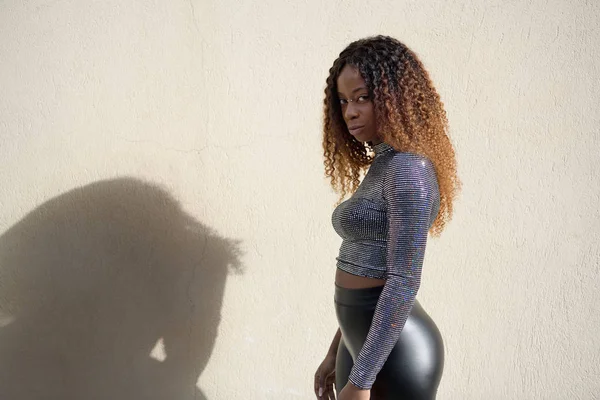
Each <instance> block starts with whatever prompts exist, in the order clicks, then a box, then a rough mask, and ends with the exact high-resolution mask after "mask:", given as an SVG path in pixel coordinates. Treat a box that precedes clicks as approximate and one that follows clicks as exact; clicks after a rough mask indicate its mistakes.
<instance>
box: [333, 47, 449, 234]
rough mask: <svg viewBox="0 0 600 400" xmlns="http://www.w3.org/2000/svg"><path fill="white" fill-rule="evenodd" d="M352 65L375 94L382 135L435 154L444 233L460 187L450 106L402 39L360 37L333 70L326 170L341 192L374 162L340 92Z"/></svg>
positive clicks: (435, 228) (404, 148)
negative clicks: (348, 120)
mask: <svg viewBox="0 0 600 400" xmlns="http://www.w3.org/2000/svg"><path fill="white" fill-rule="evenodd" d="M346 65H351V66H353V67H355V68H357V70H358V71H359V72H360V74H361V76H362V78H363V79H364V80H365V82H366V84H367V87H368V89H369V92H370V96H371V98H372V99H373V103H374V108H375V117H376V125H377V134H378V135H379V137H380V139H381V140H382V141H384V142H386V143H388V144H389V145H390V146H392V147H394V148H395V149H396V150H398V151H401V152H412V153H416V154H421V155H423V156H426V157H427V158H429V159H430V160H431V161H432V163H433V165H434V167H435V170H436V174H437V179H438V185H439V188H440V211H439V213H438V215H437V218H436V220H435V221H434V223H433V225H432V227H431V229H430V232H431V233H432V234H433V235H439V234H440V233H441V231H442V230H443V229H444V226H445V224H446V222H448V221H450V219H451V218H452V205H453V200H454V198H455V197H456V194H457V193H458V191H459V190H460V180H459V179H458V176H457V172H456V158H455V155H454V148H453V147H452V143H451V142H450V139H449V138H448V135H447V133H448V120H447V118H446V112H445V111H444V105H443V103H442V101H441V100H440V96H439V95H438V93H437V92H436V90H435V88H434V87H433V84H432V83H431V80H430V78H429V74H428V73H427V71H426V70H425V68H424V67H423V64H422V63H421V61H419V59H418V58H417V56H416V54H415V53H414V52H412V51H411V50H410V49H409V48H408V47H406V46H405V45H404V44H402V43H401V42H399V41H398V40H396V39H393V38H391V37H387V36H376V37H370V38H366V39H361V40H358V41H355V42H353V43H351V44H350V45H348V47H346V48H345V49H344V51H342V52H341V53H340V55H339V57H338V59H337V60H335V61H334V63H333V66H332V67H331V68H330V69H329V76H328V77H327V87H326V88H325V100H324V121H323V151H324V154H323V155H324V157H325V161H324V163H325V174H326V175H327V176H328V177H329V178H330V180H331V186H332V187H333V189H334V190H335V191H336V192H338V193H339V194H340V201H341V200H342V199H343V198H344V197H345V196H346V195H348V194H350V193H353V192H354V191H355V190H356V189H357V187H358V185H359V183H360V179H359V178H360V176H361V173H363V172H364V171H365V170H366V169H367V167H368V166H369V165H370V164H371V162H372V160H373V157H372V153H371V152H370V151H369V149H368V148H367V147H366V146H365V144H364V143H362V142H360V141H358V140H356V139H355V138H354V137H353V136H352V135H350V133H349V132H348V128H347V127H346V124H345V122H344V118H343V115H342V110H341V106H340V102H339V97H338V94H337V78H338V76H339V74H340V72H341V71H342V69H343V68H344V66H346Z"/></svg>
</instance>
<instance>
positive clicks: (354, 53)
mask: <svg viewBox="0 0 600 400" xmlns="http://www.w3.org/2000/svg"><path fill="white" fill-rule="evenodd" d="M324 103H325V107H324V111H325V116H324V137H323V148H324V156H325V172H326V174H327V176H329V177H330V179H331V184H332V186H333V188H334V189H335V190H336V191H338V192H339V193H340V195H341V199H343V198H344V197H345V196H346V194H350V193H352V196H351V197H350V198H349V199H348V200H346V201H344V202H342V203H341V204H339V205H338V207H337V208H336V209H335V211H334V213H333V218H332V220H333V225H334V228H335V230H336V232H337V233H338V234H339V235H340V236H341V237H342V239H343V241H342V245H341V248H340V252H339V256H338V257H337V270H336V277H335V284H336V285H335V286H336V287H335V309H336V315H337V318H338V323H339V327H340V328H339V329H338V331H337V333H336V335H335V337H334V339H333V342H332V343H331V347H330V349H329V352H328V354H327V356H326V357H325V359H324V360H323V362H322V363H321V365H320V366H319V368H318V369H317V372H316V374H315V394H316V395H317V398H319V399H333V398H334V393H333V383H334V381H335V386H336V390H337V392H338V400H366V399H411V400H414V399H434V398H435V395H436V391H437V387H438V384H439V381H440V378H441V374H442V369H443V353H444V350H443V343H442V339H441V336H440V333H439V331H438V329H437V327H436V325H435V324H434V322H433V321H432V320H431V318H430V317H429V316H428V315H427V313H426V312H425V311H424V310H423V308H422V307H421V306H420V304H419V303H418V301H417V300H416V299H415V296H416V294H417V291H418V289H419V286H420V281H421V267H422V263H423V257H424V253H425V243H426V240H427V234H428V232H430V233H432V234H433V235H439V233H440V232H441V231H442V230H443V228H444V226H445V224H446V223H447V222H448V221H449V220H450V218H451V216H452V205H453V200H454V198H455V195H456V193H457V192H458V190H459V186H460V182H459V180H458V177H457V174H456V160H455V156H454V149H453V147H452V144H451V142H450V140H449V138H448V136H447V130H448V128H447V120H446V113H445V111H444V108H443V104H442V102H441V101H440V97H439V95H438V94H437V92H436V91H435V89H434V87H433V85H432V83H431V81H430V79H429V75H428V73H427V72H426V71H425V69H424V67H423V65H422V64H421V62H420V61H419V60H418V58H417V56H416V55H415V54H414V53H413V52H412V51H411V50H410V49H408V48H407V47H406V46H405V45H403V44H402V43H400V42H399V41H397V40H395V39H393V38H390V37H385V36H377V37H373V38H367V39H363V40H358V41H356V42H353V43H351V44H350V45H349V46H348V47H347V48H346V49H345V50H344V51H342V53H340V56H339V58H338V59H337V60H335V62H334V63H333V66H332V67H331V69H330V70H329V77H328V78H327V88H326V89H325V102H324ZM367 168H368V171H367V172H366V174H365V175H364V178H363V179H362V182H361V181H360V180H359V178H360V176H361V174H362V173H364V172H365V170H367Z"/></svg>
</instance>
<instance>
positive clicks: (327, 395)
mask: <svg viewBox="0 0 600 400" xmlns="http://www.w3.org/2000/svg"><path fill="white" fill-rule="evenodd" d="M334 382H335V355H333V354H327V356H325V359H324V360H323V362H322V363H321V365H319V368H317V372H315V395H317V399H319V400H335V393H334V392H333V384H334Z"/></svg>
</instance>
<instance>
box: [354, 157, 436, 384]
mask: <svg viewBox="0 0 600 400" xmlns="http://www.w3.org/2000/svg"><path fill="white" fill-rule="evenodd" d="M383 197H384V201H385V204H386V207H387V218H388V232H387V253H386V283H385V285H384V287H383V291H382V293H381V296H380V297H379V300H378V302H377V306H376V308H375V314H374V316H373V321H372V323H371V327H370V329H369V333H368V335H367V339H366V341H365V343H364V345H363V347H362V349H361V351H360V353H359V354H358V356H357V358H356V360H355V362H354V366H353V368H352V371H351V373H350V377H349V379H350V381H351V382H352V383H353V384H354V385H356V386H358V387H360V388H362V389H370V388H371V386H372V385H373V383H374V382H375V377H376V376H377V374H378V373H379V371H380V370H381V368H382V367H383V364H384V363H385V361H386V360H387V358H388V356H389V354H390V352H391V351H392V348H393V347H394V345H395V344H396V342H397V341H398V338H399V336H400V332H401V331H402V329H403V328H404V324H405V323H406V320H407V318H408V315H409V313H410V310H411V308H412V306H413V304H414V302H415V297H416V295H417V291H418V290H419V286H420V283H421V269H422V265H423V257H424V254H425V244H426V242H427V233H428V230H429V227H430V225H431V222H432V221H433V218H434V217H435V214H437V210H438V209H439V189H438V184H437V178H436V174H435V169H434V167H433V165H432V163H431V162H430V161H429V160H428V159H427V158H425V157H422V156H419V155H416V154H412V153H396V154H394V155H393V157H392V159H391V160H390V163H389V165H388V168H387V170H386V172H385V176H384V182H383Z"/></svg>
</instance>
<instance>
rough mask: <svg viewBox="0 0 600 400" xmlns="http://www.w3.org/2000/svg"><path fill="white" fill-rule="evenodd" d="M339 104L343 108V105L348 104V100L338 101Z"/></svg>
mask: <svg viewBox="0 0 600 400" xmlns="http://www.w3.org/2000/svg"><path fill="white" fill-rule="evenodd" d="M340 104H341V105H343V106H344V105H346V104H348V100H346V99H340Z"/></svg>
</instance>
